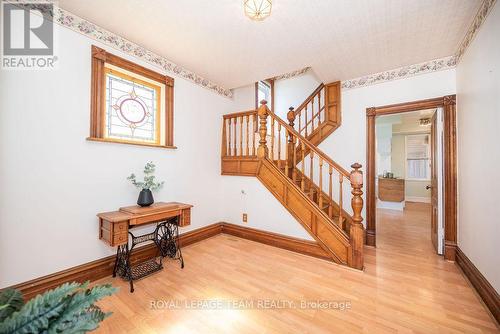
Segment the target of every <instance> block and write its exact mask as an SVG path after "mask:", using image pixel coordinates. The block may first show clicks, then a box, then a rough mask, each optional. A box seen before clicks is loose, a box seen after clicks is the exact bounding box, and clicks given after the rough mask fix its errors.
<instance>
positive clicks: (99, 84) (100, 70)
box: [87, 45, 177, 149]
mask: <svg viewBox="0 0 500 334" xmlns="http://www.w3.org/2000/svg"><path fill="white" fill-rule="evenodd" d="M105 64H110V65H113V66H116V67H118V68H120V69H123V70H125V71H129V72H132V73H134V74H137V75H140V76H143V77H145V78H148V79H150V80H153V81H156V82H158V83H159V84H163V85H165V108H164V111H163V112H164V113H165V117H164V120H165V131H164V133H163V134H161V135H163V136H164V141H163V142H164V144H157V143H141V142H133V141H123V140H120V139H113V138H105V137H104V124H103V120H104V115H105V114H106V103H105V101H106V99H105V93H104V90H105V87H106V82H105V72H106V68H105ZM90 91H91V92H90V98H91V100H90V136H89V137H88V138H87V140H92V141H99V142H111V143H119V144H130V145H140V146H152V147H161V148H173V149H175V148H177V147H175V146H174V79H173V78H171V77H169V76H167V75H163V74H160V73H158V72H155V71H152V70H150V69H148V68H145V67H143V66H140V65H137V64H135V63H133V62H131V61H129V60H126V59H123V58H121V57H118V56H116V55H114V54H112V53H109V52H107V51H106V50H104V49H101V48H99V47H97V46H95V45H92V75H91V89H90ZM162 139H163V138H162Z"/></svg>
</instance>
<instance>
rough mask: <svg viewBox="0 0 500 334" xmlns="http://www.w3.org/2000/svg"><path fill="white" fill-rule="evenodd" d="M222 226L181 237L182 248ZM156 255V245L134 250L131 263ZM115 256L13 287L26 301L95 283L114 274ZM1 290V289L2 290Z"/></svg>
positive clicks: (191, 232) (212, 234)
mask: <svg viewBox="0 0 500 334" xmlns="http://www.w3.org/2000/svg"><path fill="white" fill-rule="evenodd" d="M221 227H222V226H221V224H220V223H217V224H212V225H208V226H205V227H202V228H199V229H196V230H192V231H189V232H186V233H182V234H181V235H180V236H179V243H180V245H181V246H187V245H190V244H193V243H195V242H198V241H201V240H204V239H207V238H210V237H212V236H215V235H218V234H220V233H221V232H222V229H221ZM155 254H156V247H155V246H154V244H148V245H145V246H142V247H138V248H136V249H134V252H133V253H132V257H131V262H132V263H137V262H140V261H143V260H145V259H148V258H151V257H152V256H154V255H155ZM114 263H115V256H114V255H111V256H108V257H105V258H102V259H99V260H95V261H92V262H88V263H84V264H82V265H79V266H76V267H72V268H69V269H66V270H63V271H59V272H56V273H53V274H50V275H47V276H42V277H39V278H35V279H32V280H30V281H27V282H23V283H19V284H16V285H13V286H11V288H15V289H18V290H20V291H21V292H22V293H23V296H24V298H25V300H29V299H31V298H33V297H35V296H36V295H37V294H39V293H42V292H44V291H47V290H49V289H53V288H55V287H57V286H58V285H61V284H63V283H66V282H74V281H76V282H85V281H95V280H98V279H101V278H104V277H106V276H110V275H111V274H112V273H113V266H114ZM0 290H1V289H0Z"/></svg>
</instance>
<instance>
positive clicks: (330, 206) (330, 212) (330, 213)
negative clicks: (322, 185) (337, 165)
mask: <svg viewBox="0 0 500 334" xmlns="http://www.w3.org/2000/svg"><path fill="white" fill-rule="evenodd" d="M328 166H329V167H328V174H329V176H328V179H329V181H328V197H329V203H328V216H329V217H330V218H331V217H333V197H332V193H333V182H332V181H333V180H332V173H333V168H332V166H331V165H328Z"/></svg>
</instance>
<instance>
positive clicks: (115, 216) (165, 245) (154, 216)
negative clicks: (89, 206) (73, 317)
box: [97, 202, 193, 292]
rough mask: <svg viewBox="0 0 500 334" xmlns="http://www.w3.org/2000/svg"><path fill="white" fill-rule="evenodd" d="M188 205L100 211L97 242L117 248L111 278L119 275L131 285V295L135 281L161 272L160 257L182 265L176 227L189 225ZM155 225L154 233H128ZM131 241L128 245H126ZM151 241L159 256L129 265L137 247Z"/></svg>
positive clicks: (161, 203) (189, 213)
mask: <svg viewBox="0 0 500 334" xmlns="http://www.w3.org/2000/svg"><path fill="white" fill-rule="evenodd" d="M192 207H193V206H192V205H190V204H183V203H177V202H170V203H164V202H158V203H154V204H153V205H151V206H149V207H140V206H137V205H134V206H127V207H123V208H120V209H119V210H118V211H112V212H103V213H99V214H97V217H99V239H101V240H103V241H104V242H106V243H107V244H109V245H110V246H112V247H114V246H118V249H117V251H116V260H115V265H114V268H113V277H116V274H118V275H119V276H120V277H123V278H124V279H126V280H128V281H129V282H130V292H134V283H133V281H134V280H137V279H139V278H142V277H145V276H147V275H149V274H152V273H154V272H156V271H159V270H161V269H163V264H162V261H163V258H164V257H167V256H168V257H170V258H174V259H178V260H179V261H180V262H181V268H184V259H183V258H182V252H181V249H180V247H179V243H178V237H179V227H182V226H187V225H189V224H190V223H191V208H192ZM154 223H156V224H157V226H156V229H155V230H154V232H151V233H147V234H143V235H139V236H135V235H134V234H133V233H132V232H131V231H130V230H131V229H133V228H134V227H137V226H143V225H147V224H154ZM129 240H130V242H129ZM147 241H153V242H154V243H155V244H156V246H157V248H158V253H157V255H156V256H155V257H154V258H151V259H148V260H146V261H144V262H141V263H139V264H137V265H134V266H131V264H130V254H131V253H132V250H133V249H134V247H135V246H136V245H137V244H140V243H143V242H147Z"/></svg>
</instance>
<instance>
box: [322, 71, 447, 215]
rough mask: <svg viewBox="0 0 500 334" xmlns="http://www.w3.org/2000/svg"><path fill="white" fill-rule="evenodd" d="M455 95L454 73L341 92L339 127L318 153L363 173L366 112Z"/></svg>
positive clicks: (445, 72)
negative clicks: (360, 167)
mask: <svg viewBox="0 0 500 334" xmlns="http://www.w3.org/2000/svg"><path fill="white" fill-rule="evenodd" d="M455 93H456V88H455V69H450V70H445V71H440V72H434V73H428V74H422V75H418V76H414V77H411V78H407V79H401V80H395V81H389V82H385V83H381V84H378V85H373V86H367V87H362V88H356V89H349V90H342V94H341V98H342V101H341V103H342V126H341V127H340V128H338V129H337V130H336V131H335V132H334V133H333V134H331V135H330V136H329V137H328V138H327V139H326V140H325V141H324V142H323V143H321V145H320V149H321V150H323V151H324V152H325V153H326V154H328V155H329V156H330V157H331V158H332V159H333V160H335V161H336V162H338V163H339V164H340V165H342V166H343V167H344V168H345V169H347V170H351V168H350V165H351V164H352V163H354V162H359V163H361V164H362V165H363V170H365V168H366V108H368V107H376V106H382V105H387V104H394V103H402V102H409V101H416V100H422V99H428V98H434V97H440V96H444V95H449V94H455ZM365 181H366V179H365ZM365 188H366V187H365ZM365 203H366V202H365ZM363 217H365V208H363ZM363 223H365V222H363Z"/></svg>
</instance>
